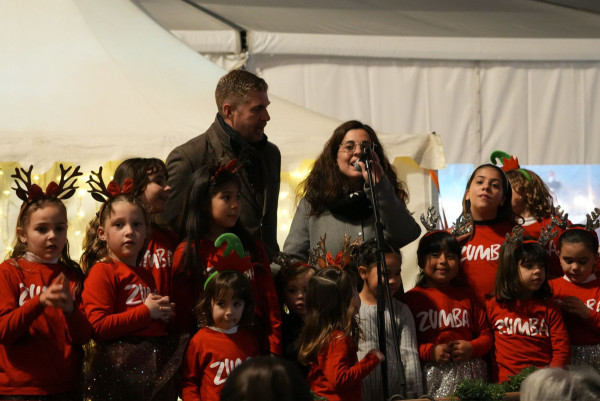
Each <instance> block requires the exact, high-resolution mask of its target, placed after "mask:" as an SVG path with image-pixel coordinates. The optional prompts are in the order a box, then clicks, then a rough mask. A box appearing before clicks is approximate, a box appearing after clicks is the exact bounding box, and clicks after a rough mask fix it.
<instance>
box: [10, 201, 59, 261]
mask: <svg viewBox="0 0 600 401" xmlns="http://www.w3.org/2000/svg"><path fill="white" fill-rule="evenodd" d="M17 235H18V236H19V239H20V240H21V242H23V243H25V244H27V250H28V251H29V252H31V253H33V254H34V255H35V256H37V257H39V258H42V259H44V260H53V259H57V258H58V257H60V254H61V252H62V250H63V248H64V247H65V244H66V242H67V216H65V214H64V212H63V211H62V210H61V209H60V208H59V207H58V206H57V205H53V204H51V203H48V204H46V205H45V206H43V207H41V208H39V209H37V210H35V211H33V212H30V215H29V218H28V221H27V224H26V226H25V227H24V228H21V227H19V228H17Z"/></svg>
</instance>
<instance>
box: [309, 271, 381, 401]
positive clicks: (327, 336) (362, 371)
mask: <svg viewBox="0 0 600 401" xmlns="http://www.w3.org/2000/svg"><path fill="white" fill-rule="evenodd" d="M359 308H360V298H359V297H358V292H357V290H356V278H355V277H354V275H353V274H350V273H349V272H347V271H345V270H342V269H341V268H340V267H338V266H332V267H326V268H324V269H323V270H320V271H319V272H317V273H316V274H315V275H314V276H313V277H311V279H310V281H309V282H308V291H307V293H306V310H307V311H306V318H305V320H304V327H303V328H302V331H301V333H300V337H299V338H298V345H299V350H300V351H299V354H298V355H299V360H300V362H301V363H303V364H306V365H308V364H310V371H309V373H308V378H307V380H308V383H309V385H310V387H311V390H312V391H313V392H314V393H315V394H317V395H318V396H321V397H325V398H326V399H327V400H329V401H360V400H361V399H362V397H361V381H362V379H364V378H365V377H366V376H367V375H368V374H369V373H370V372H371V371H372V370H373V369H375V367H376V366H377V365H378V364H379V363H380V362H381V361H382V360H383V358H384V356H383V354H382V353H381V351H379V350H377V349H372V350H370V351H369V352H368V353H367V355H366V356H365V357H364V358H363V359H361V360H360V361H359V360H358V357H357V354H356V352H357V351H358V347H357V344H358V340H359V338H360V336H361V329H360V326H359V319H358V310H359Z"/></svg>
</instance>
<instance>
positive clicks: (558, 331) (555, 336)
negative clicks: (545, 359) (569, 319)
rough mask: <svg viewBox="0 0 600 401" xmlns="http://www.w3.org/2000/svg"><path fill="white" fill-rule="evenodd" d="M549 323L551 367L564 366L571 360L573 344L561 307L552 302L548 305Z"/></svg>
mask: <svg viewBox="0 0 600 401" xmlns="http://www.w3.org/2000/svg"><path fill="white" fill-rule="evenodd" d="M548 321H549V323H548V325H549V326H550V341H551V343H552V361H551V362H550V366H551V367H560V368H564V367H567V365H569V363H570V362H571V346H570V343H569V334H568V333H567V327H566V326H565V322H564V321H563V317H562V315H561V312H560V309H559V307H558V306H557V305H555V304H553V303H550V302H549V306H548Z"/></svg>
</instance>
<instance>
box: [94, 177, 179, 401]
mask: <svg viewBox="0 0 600 401" xmlns="http://www.w3.org/2000/svg"><path fill="white" fill-rule="evenodd" d="M88 184H89V185H90V187H91V190H90V192H91V194H92V196H93V197H94V199H96V200H98V201H100V202H102V205H101V207H100V210H99V211H98V214H97V216H96V217H95V218H94V219H93V220H92V221H91V222H90V224H89V226H88V229H87V232H86V238H85V242H84V253H83V255H82V266H83V269H84V271H85V273H86V274H87V278H86V280H85V288H84V291H83V295H82V298H83V305H84V308H85V312H86V314H87V317H88V319H89V321H90V323H91V324H92V327H93V334H92V337H93V339H94V340H95V341H96V342H95V343H94V344H93V345H92V346H91V347H89V348H88V349H87V351H89V352H87V355H86V365H87V366H86V379H85V385H84V388H85V392H86V394H85V396H86V399H87V400H106V399H112V400H134V399H137V400H156V401H157V400H170V401H172V400H175V399H176V398H177V396H176V395H177V389H176V388H175V381H174V377H175V375H174V373H175V372H176V371H177V369H178V367H179V364H180V362H181V358H182V356H183V351H184V348H185V344H184V343H182V342H181V341H179V340H180V339H179V338H176V337H171V336H168V335H167V323H169V322H170V321H171V320H172V318H173V309H172V304H171V302H170V300H169V297H168V296H163V295H159V294H157V290H156V284H155V282H154V277H153V276H152V273H151V272H150V271H148V270H146V269H145V268H143V267H140V266H139V261H140V258H141V257H142V255H143V253H144V250H145V246H146V241H147V238H148V234H149V218H148V215H147V213H146V208H145V207H144V205H143V204H142V203H141V202H140V201H139V199H138V198H136V197H135V196H133V194H132V188H133V181H132V180H131V179H126V180H125V181H124V183H123V185H122V186H119V185H118V184H117V183H116V182H114V181H111V182H110V183H109V184H108V186H105V185H104V181H103V179H102V168H100V170H99V171H98V173H95V172H92V175H91V176H90V179H89V181H88Z"/></svg>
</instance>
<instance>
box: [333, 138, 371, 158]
mask: <svg viewBox="0 0 600 401" xmlns="http://www.w3.org/2000/svg"><path fill="white" fill-rule="evenodd" d="M357 146H358V147H359V149H360V148H361V147H362V148H363V149H364V148H366V147H368V148H370V149H371V150H375V148H376V147H377V145H375V144H374V143H373V142H371V141H362V142H359V143H357V142H354V141H346V142H344V143H342V144H341V145H340V150H339V151H340V152H344V153H346V154H349V155H350V154H352V153H354V152H356V147H357Z"/></svg>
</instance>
